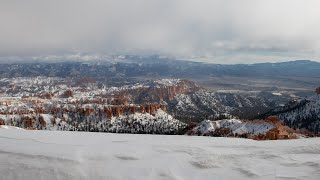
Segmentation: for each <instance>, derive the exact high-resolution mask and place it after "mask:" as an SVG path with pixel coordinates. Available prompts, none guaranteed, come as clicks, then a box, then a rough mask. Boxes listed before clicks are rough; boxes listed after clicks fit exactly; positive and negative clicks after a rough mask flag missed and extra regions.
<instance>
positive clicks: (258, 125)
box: [189, 119, 276, 136]
mask: <svg viewBox="0 0 320 180" xmlns="http://www.w3.org/2000/svg"><path fill="white" fill-rule="evenodd" d="M275 127H276V126H275V125H274V124H272V123H271V122H266V121H259V122H257V121H241V120H238V119H224V120H217V121H210V120H204V121H202V122H201V123H199V124H198V125H197V126H196V127H195V128H193V129H192V130H191V132H189V133H190V134H196V135H216V136H219V135H223V134H218V133H221V132H217V131H218V130H219V129H222V128H227V129H229V130H230V132H227V133H228V134H233V135H240V136H241V135H243V134H251V135H258V134H265V133H266V132H268V131H269V130H271V129H273V128H275ZM228 134H225V135H228Z"/></svg>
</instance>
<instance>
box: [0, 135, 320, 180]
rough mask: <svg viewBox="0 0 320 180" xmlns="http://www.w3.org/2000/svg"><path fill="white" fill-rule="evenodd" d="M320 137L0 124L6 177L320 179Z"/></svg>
mask: <svg viewBox="0 0 320 180" xmlns="http://www.w3.org/2000/svg"><path fill="white" fill-rule="evenodd" d="M319 167H320V139H319V138H313V139H297V140H287V141H254V140H249V139H238V138H214V137H202V136H201V137H198V136H164V135H138V134H109V133H87V132H61V131H29V130H24V131H22V130H15V129H0V174H1V176H0V179H1V180H15V179H32V180H37V179H46V180H51V179H60V180H64V179H66V180H73V179H74V180H76V179H77V180H78V179H95V180H99V179H116V180H123V179H139V180H141V179H147V180H150V179H177V180H179V179H187V180H188V179H217V180H227V179H240V180H241V179H254V180H256V179H266V180H270V179H308V180H318V179H319V178H320V171H319Z"/></svg>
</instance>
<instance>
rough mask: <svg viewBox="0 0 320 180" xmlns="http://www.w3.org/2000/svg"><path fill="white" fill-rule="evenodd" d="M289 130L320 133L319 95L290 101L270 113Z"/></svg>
mask: <svg viewBox="0 0 320 180" xmlns="http://www.w3.org/2000/svg"><path fill="white" fill-rule="evenodd" d="M267 115H268V116H269V115H276V116H278V117H279V119H280V120H281V121H283V122H284V123H285V124H286V125H288V126H289V127H291V128H297V129H306V130H309V131H312V132H320V95H319V94H316V95H314V96H311V97H309V98H306V99H302V100H299V101H292V102H290V103H288V104H286V105H285V106H283V107H278V108H276V109H274V110H272V111H270V112H269V113H268V114H267Z"/></svg>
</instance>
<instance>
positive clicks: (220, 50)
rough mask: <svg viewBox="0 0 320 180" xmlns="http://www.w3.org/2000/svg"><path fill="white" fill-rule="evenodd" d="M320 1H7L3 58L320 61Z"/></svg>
mask: <svg viewBox="0 0 320 180" xmlns="http://www.w3.org/2000/svg"><path fill="white" fill-rule="evenodd" d="M319 7H320V1H319V0H241V1H240V0H53V1H52V0H50V1H49V0H28V1H21V0H3V1H1V2H0V23H1V28H0V60H3V59H10V58H11V59H14V58H16V57H19V58H22V59H23V58H24V57H38V56H47V55H55V56H63V55H64V54H79V53H80V54H81V53H89V54H100V55H101V54H110V53H111V54H112V53H131V54H132V53H157V54H163V55H168V56H172V57H176V58H181V59H194V60H198V61H205V62H213V63H252V62H267V61H268V62H277V61H285V60H294V59H312V60H320V11H319Z"/></svg>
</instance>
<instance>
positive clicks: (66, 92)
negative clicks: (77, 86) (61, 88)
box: [61, 89, 73, 98]
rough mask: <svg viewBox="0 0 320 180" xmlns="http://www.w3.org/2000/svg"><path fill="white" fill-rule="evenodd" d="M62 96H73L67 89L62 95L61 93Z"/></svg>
mask: <svg viewBox="0 0 320 180" xmlns="http://www.w3.org/2000/svg"><path fill="white" fill-rule="evenodd" d="M61 97H62V98H69V97H73V92H72V90H70V89H68V90H66V91H65V92H64V93H63V94H62V95H61Z"/></svg>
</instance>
